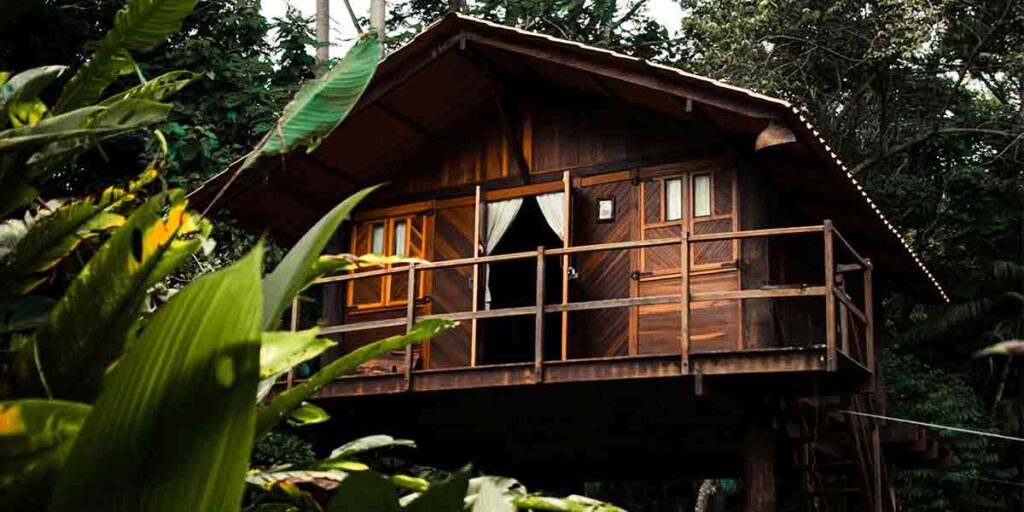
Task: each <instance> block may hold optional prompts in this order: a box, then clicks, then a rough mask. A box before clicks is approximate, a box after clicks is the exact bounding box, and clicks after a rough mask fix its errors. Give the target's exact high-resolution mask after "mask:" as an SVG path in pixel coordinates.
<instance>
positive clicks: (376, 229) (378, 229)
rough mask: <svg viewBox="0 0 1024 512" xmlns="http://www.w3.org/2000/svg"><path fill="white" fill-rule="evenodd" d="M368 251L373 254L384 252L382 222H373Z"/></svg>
mask: <svg viewBox="0 0 1024 512" xmlns="http://www.w3.org/2000/svg"><path fill="white" fill-rule="evenodd" d="M370 240H371V241H370V252H372V253H373V254H382V255H383V254H384V224H374V225H373V233H372V235H371V236H370Z"/></svg>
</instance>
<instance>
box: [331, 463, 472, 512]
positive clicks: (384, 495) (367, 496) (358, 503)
mask: <svg viewBox="0 0 1024 512" xmlns="http://www.w3.org/2000/svg"><path fill="white" fill-rule="evenodd" d="M353 510H359V511H361V512H396V511H397V510H398V495H397V491H396V489H395V486H394V484H392V483H391V481H390V480H388V479H387V478H384V477H383V476H382V475H380V474H378V473H377V472H375V471H357V472H353V473H349V475H348V477H347V478H345V479H344V480H342V481H341V483H340V484H339V485H338V489H337V490H336V491H335V493H334V497H333V498H331V501H330V503H329V504H328V505H327V512H350V511H353ZM452 510H453V511H454V510H457V509H452Z"/></svg>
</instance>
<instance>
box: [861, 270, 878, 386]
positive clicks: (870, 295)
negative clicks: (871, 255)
mask: <svg viewBox="0 0 1024 512" xmlns="http://www.w3.org/2000/svg"><path fill="white" fill-rule="evenodd" d="M873 270H874V263H872V262H871V260H868V266H867V268H865V269H864V317H865V318H867V321H865V322H864V345H865V347H864V354H865V357H866V358H867V366H868V369H869V370H871V373H872V374H874V373H875V298H874V292H873V291H872V289H871V287H872V282H871V281H872V271H873ZM875 380H876V379H875V377H874V375H872V377H871V389H872V390H874V389H875Z"/></svg>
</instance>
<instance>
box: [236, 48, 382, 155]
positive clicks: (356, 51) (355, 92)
mask: <svg viewBox="0 0 1024 512" xmlns="http://www.w3.org/2000/svg"><path fill="white" fill-rule="evenodd" d="M380 56H381V53H380V44H379V43H378V42H377V40H376V39H364V40H362V41H359V42H358V43H356V45H355V46H354V47H353V48H352V49H351V50H349V52H348V53H347V54H346V55H345V57H344V58H343V59H341V61H340V62H339V63H338V64H336V65H335V66H333V67H332V68H331V69H330V70H329V71H327V72H326V73H324V74H323V75H322V76H320V77H319V78H317V79H315V80H312V81H310V82H308V83H306V84H305V85H303V86H302V88H301V89H299V92H298V93H297V94H296V95H295V98H294V99H293V100H292V101H290V102H289V103H288V104H287V105H285V107H284V113H283V114H282V115H281V119H280V120H278V122H277V124H276V125H275V126H274V128H273V129H272V130H270V131H268V132H267V134H266V136H264V138H263V140H262V141H260V144H259V145H258V146H257V147H256V149H255V150H254V151H253V152H252V153H251V154H250V155H249V157H248V158H246V159H245V162H244V163H243V164H242V167H241V169H242V170H244V169H245V168H247V167H249V166H251V165H252V164H254V163H255V162H256V160H257V159H259V158H261V157H266V156H275V155H279V154H283V153H286V152H288V151H292V150H295V149H297V148H300V147H302V148H306V151H307V152H309V151H312V150H313V149H315V148H316V147H317V146H318V145H319V144H320V141H321V140H322V139H323V138H324V137H326V136H327V135H328V134H329V133H331V131H332V130H334V128H335V127H337V126H338V124H339V123H341V120H342V119H344V118H345V116H347V115H348V113H349V112H350V111H351V110H352V107H354V106H355V104H356V101H358V100H359V97H360V96H362V94H363V91H364V90H365V89H366V86H367V85H369V83H370V78H372V77H373V73H374V71H376V69H377V62H378V61H379V60H380Z"/></svg>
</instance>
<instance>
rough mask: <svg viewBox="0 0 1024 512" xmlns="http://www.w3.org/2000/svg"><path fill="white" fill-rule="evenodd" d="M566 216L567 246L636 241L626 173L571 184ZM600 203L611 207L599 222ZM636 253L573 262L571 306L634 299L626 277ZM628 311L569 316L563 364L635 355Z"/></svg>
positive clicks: (585, 256) (591, 255)
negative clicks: (568, 220)
mask: <svg viewBox="0 0 1024 512" xmlns="http://www.w3.org/2000/svg"><path fill="white" fill-rule="evenodd" d="M574 188H575V190H574V196H573V210H572V216H571V219H572V233H573V245H590V244H601V243H610V242H626V241H629V240H633V239H635V237H636V214H635V213H634V209H635V206H636V194H635V189H636V187H635V186H634V185H633V184H632V183H631V180H630V176H629V173H628V172H627V173H615V174H613V175H603V176H596V177H590V178H583V179H580V180H577V182H576V184H575V187H574ZM601 201H612V204H613V215H612V216H611V218H610V219H604V220H602V219H600V218H599V215H598V209H599V204H600V202H601ZM636 252H637V251H604V252H588V253H581V254H579V255H577V256H575V257H574V258H573V266H574V267H575V268H576V270H577V272H578V277H577V278H576V279H574V280H573V281H571V290H572V300H573V301H588V300H604V299H624V298H628V297H632V296H634V295H635V290H634V287H633V280H632V279H631V277H630V276H631V273H632V271H633V269H634V268H635V266H636V263H635V261H634V260H635V259H636V254H635V253H636ZM631 316H632V315H631V311H630V310H629V309H628V308H616V309H604V310H596V311H581V312H578V313H572V316H571V317H570V320H571V322H570V326H571V327H572V340H571V341H570V343H569V358H585V357H614V356H624V355H628V354H631V353H635V350H631V347H634V346H635V337H634V336H631V334H632V332H633V329H631V328H630V325H631V323H632V322H631Z"/></svg>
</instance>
